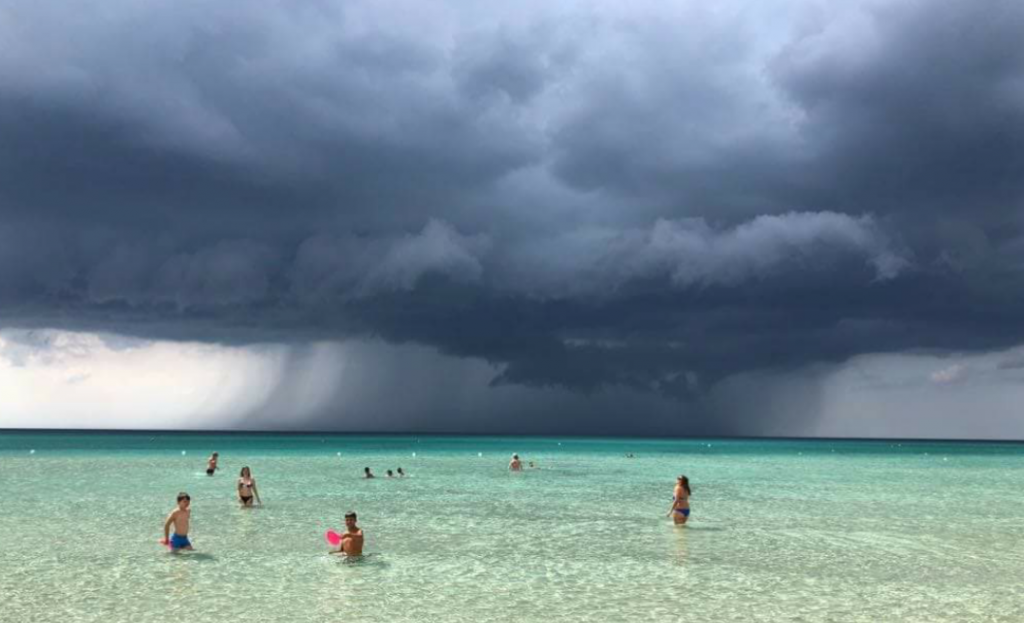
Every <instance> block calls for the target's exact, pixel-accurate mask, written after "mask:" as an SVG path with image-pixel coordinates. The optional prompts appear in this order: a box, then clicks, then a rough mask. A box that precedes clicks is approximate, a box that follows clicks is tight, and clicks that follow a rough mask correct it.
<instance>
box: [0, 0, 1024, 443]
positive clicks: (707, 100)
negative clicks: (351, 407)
mask: <svg viewBox="0 0 1024 623" xmlns="http://www.w3.org/2000/svg"><path fill="white" fill-rule="evenodd" d="M1021 32H1024V5H1021V4H1020V3H1019V2H1014V1H1009V0H1006V1H1001V0H983V1H967V0H955V1H951V2H945V3H941V5H940V4H939V3H933V2H889V3H887V2H867V1H865V2H851V3H844V4H843V5H842V6H841V7H839V6H835V4H834V3H821V2H815V1H811V0H804V1H800V2H793V3H784V4H782V3H780V4H775V3H762V4H759V5H756V6H750V5H749V4H748V3H730V2H725V3H716V4H715V5H714V6H709V5H707V3H699V2H686V1H680V2H673V3H668V4H666V3H663V2H639V3H631V4H629V5H628V6H626V5H624V4H621V3H604V2H567V3H558V4H551V3H543V2H526V3H516V4H514V5H512V4H509V3H501V2H477V3H472V6H469V5H467V4H466V3H447V4H446V3H435V4H432V5H429V6H428V5H424V4H422V3H416V2H403V1H396V2H387V3H380V2H346V3H336V2H329V1H319V2H308V3H301V4H294V3H285V2H280V3H264V4H260V5H255V6H251V7H246V8H245V10H244V11H243V10H239V9H238V8H236V7H230V6H227V5H224V4H222V3H214V2H207V1H199V0H195V1H189V2H166V1H147V2H123V1H120V0H113V1H110V2H104V3H102V4H100V5H97V6H94V7H91V9H90V10H88V11H71V10H69V9H68V7H67V5H66V4H65V3H59V2H50V1H42V2H33V3H16V2H0V322H2V323H3V326H4V327H10V328H46V329H50V328H53V329H70V330H78V331H102V332H107V333H114V334H120V335H125V336H134V337H139V338H160V339H169V340H187V341H198V342H215V343H222V344H228V345H246V344H284V345H290V346H296V347H298V346H301V345H304V344H306V345H308V344H315V343H320V342H323V341H331V340H336V341H344V340H352V339H354V340H365V339H374V340H378V339H379V340H381V341H382V342H383V343H387V344H392V345H406V346H409V347H411V348H426V349H429V350H431V352H437V353H439V354H440V355H441V356H443V357H447V358H451V359H452V360H459V359H469V360H472V361H476V362H483V363H482V364H481V365H485V366H488V367H487V369H488V370H490V371H492V372H493V374H492V377H493V378H492V379H491V381H490V383H491V384H492V385H493V386H494V387H510V386H514V387H524V388H532V389H537V388H549V389H553V390H555V391H558V392H563V391H568V392H570V393H572V392H576V393H579V394H580V395H582V396H588V395H596V394H597V393H600V392H608V391H617V392H628V393H629V394H630V395H636V396H644V395H651V396H654V397H655V398H656V399H657V400H664V401H667V402H666V403H665V404H669V405H671V404H677V405H678V409H679V413H680V417H681V418H683V419H688V420H691V421H694V422H696V421H698V420H700V421H701V423H700V424H699V426H698V427H699V428H700V429H701V430H720V431H726V432H739V433H750V434H757V433H759V432H763V431H764V430H768V429H771V430H773V431H774V430H775V429H774V428H771V427H770V426H768V427H767V428H766V424H765V422H764V421H763V420H759V419H758V418H753V417H749V416H748V414H745V413H743V411H744V408H742V407H741V406H735V405H742V404H745V403H744V401H742V400H733V401H727V402H729V404H731V405H734V408H733V407H730V408H729V409H722V408H720V403H721V401H720V400H718V399H717V398H715V396H716V394H715V392H716V391H718V392H719V394H720V393H721V388H722V387H727V386H731V387H735V388H736V390H735V391H737V392H740V393H742V392H743V391H746V390H744V389H743V388H744V387H748V386H749V384H748V385H744V383H743V382H740V381H737V380H735V379H743V378H748V377H749V375H750V374H755V373H756V374H761V373H762V372H763V371H766V370H767V371H772V374H776V373H780V372H786V371H799V370H807V369H809V367H813V366H820V365H833V364H839V363H841V362H845V361H848V360H850V359H851V358H854V357H857V356H860V355H866V354H871V353H899V352H908V351H911V352H930V353H940V354H941V353H952V352H967V351H970V352H978V353H982V352H989V351H1002V350H1006V349H1010V348H1012V347H1014V346H1016V345H1018V344H1021V343H1024V320H1022V319H1024V271H1022V269H1024V237H1022V233H1024V232H1022V229H1021V225H1022V223H1021V216H1022V207H1024V205H1022V200H1024V182H1022V181H1021V180H1024V176H1022V173H1024V47H1022V46H1020V45H1019V43H1018V39H1019V35H1020V33H1021ZM410 374H411V373H410ZM927 374H928V373H924V375H925V376H927ZM737 375H740V376H737ZM742 375H748V376H742ZM954 376H955V377H956V378H960V376H959V374H954V373H953V372H948V371H947V372H944V373H943V375H942V378H946V377H954ZM728 379H733V381H730V382H729V383H731V385H729V384H726V385H723V383H726V381H727V380H728ZM396 383H400V381H396ZM716 388H718V389H717V390H716ZM755 393H756V392H755ZM573 404H574V405H575V406H573V407H572V408H573V409H577V408H578V409H583V408H584V407H583V406H581V405H583V404H585V403H582V402H581V403H573ZM716 405H719V406H716ZM439 408H440V407H439ZM797 411H799V409H797ZM480 417H481V418H482V420H483V423H482V424H481V430H487V429H488V427H487V425H486V418H487V416H486V414H483V415H481V416H480ZM566 417H568V416H566ZM323 418H324V420H323V421H324V422H328V423H329V421H330V418H331V410H330V409H329V408H327V407H325V408H324V409H323ZM708 418H715V419H716V420H715V421H716V422H717V424H715V425H711V424H709V423H708V421H707V419H708ZM805 424H806V423H805ZM805 424H801V423H800V422H797V423H795V424H794V428H793V431H794V432H799V430H801V428H800V427H801V426H803V425H805ZM806 425H807V426H809V424H806ZM595 426H596V427H600V423H595ZM695 426H697V425H696V424H695ZM716 426H717V428H716ZM581 432H586V431H585V430H584V431H581Z"/></svg>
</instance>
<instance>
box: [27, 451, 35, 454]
mask: <svg viewBox="0 0 1024 623" xmlns="http://www.w3.org/2000/svg"><path fill="white" fill-rule="evenodd" d="M28 453H29V454H35V453H36V451H35V450H29V451H28Z"/></svg>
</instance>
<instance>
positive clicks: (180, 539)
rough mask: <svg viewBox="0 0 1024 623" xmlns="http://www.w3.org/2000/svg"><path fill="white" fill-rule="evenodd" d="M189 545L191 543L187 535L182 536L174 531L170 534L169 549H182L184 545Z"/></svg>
mask: <svg viewBox="0 0 1024 623" xmlns="http://www.w3.org/2000/svg"><path fill="white" fill-rule="evenodd" d="M191 545H192V543H191V542H189V540H188V537H187V536H182V535H180V534H178V533H174V534H172V535H171V542H170V546H171V549H182V548H184V547H190V546H191Z"/></svg>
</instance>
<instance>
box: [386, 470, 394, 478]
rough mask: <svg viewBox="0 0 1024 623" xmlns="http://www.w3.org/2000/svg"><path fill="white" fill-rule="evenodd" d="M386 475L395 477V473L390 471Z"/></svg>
mask: <svg viewBox="0 0 1024 623" xmlns="http://www.w3.org/2000/svg"><path fill="white" fill-rule="evenodd" d="M386 473H387V475H388V476H394V475H395V473H394V472H392V471H391V470H390V469H389V470H388V471H387V472H386Z"/></svg>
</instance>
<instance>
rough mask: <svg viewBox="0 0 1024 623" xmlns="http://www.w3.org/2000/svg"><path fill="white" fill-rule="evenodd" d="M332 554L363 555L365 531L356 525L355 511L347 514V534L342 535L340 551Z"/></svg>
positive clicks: (339, 545)
mask: <svg viewBox="0 0 1024 623" xmlns="http://www.w3.org/2000/svg"><path fill="white" fill-rule="evenodd" d="M331 553H332V554H344V555H346V556H362V555H363V530H362V528H360V527H359V526H357V525H356V514H355V512H354V511H349V512H347V513H345V532H343V533H342V535H341V543H339V544H338V549H336V550H334V551H332V552H331Z"/></svg>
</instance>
